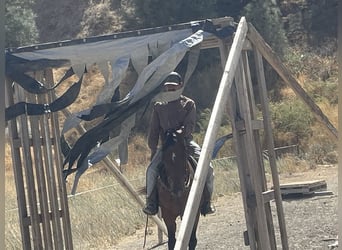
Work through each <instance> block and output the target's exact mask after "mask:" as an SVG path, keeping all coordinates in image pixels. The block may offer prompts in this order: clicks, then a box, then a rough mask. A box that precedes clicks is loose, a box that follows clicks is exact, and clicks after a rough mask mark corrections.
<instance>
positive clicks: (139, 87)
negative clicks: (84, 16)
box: [6, 20, 234, 178]
mask: <svg viewBox="0 0 342 250" xmlns="http://www.w3.org/2000/svg"><path fill="white" fill-rule="evenodd" d="M156 31H157V32H156ZM159 31H160V32H158V28H157V29H154V30H153V32H154V33H153V32H152V30H149V29H147V30H141V31H135V32H126V33H119V34H113V35H106V36H101V37H92V38H86V39H78V40H73V41H62V42H59V43H48V44H41V45H35V46H29V47H23V48H16V49H8V50H6V75H7V77H8V78H10V79H12V80H13V81H14V82H15V83H18V84H19V85H20V86H21V87H23V88H24V89H26V91H28V92H31V93H35V94H42V93H46V92H47V91H50V90H51V89H53V88H49V89H48V88H45V87H44V85H43V84H42V83H41V82H39V81H37V80H36V79H34V78H33V77H31V76H30V73H31V72H34V71H38V70H44V69H46V68H56V67H62V66H69V67H70V70H69V71H68V72H67V73H66V76H65V77H63V78H62V79H61V80H60V81H59V82H58V83H55V84H51V85H54V86H55V87H57V86H58V85H60V84H61V83H62V82H63V81H64V80H65V79H67V77H69V76H71V75H73V74H74V73H75V74H76V75H78V76H79V79H80V80H79V81H78V82H77V83H76V84H75V85H73V86H72V87H70V89H71V90H68V91H67V92H66V93H65V95H63V96H62V97H60V98H62V99H61V100H67V102H65V104H64V105H61V101H58V99H57V100H56V101H55V102H56V103H57V104H59V105H58V108H59V109H58V108H56V107H55V106H56V105H53V104H55V103H52V104H29V103H17V104H14V105H13V106H12V107H7V108H6V120H9V119H14V118H15V117H16V116H18V115H21V114H26V115H39V114H44V113H47V112H54V111H58V110H60V108H65V107H66V106H68V105H69V104H71V102H72V101H73V100H74V99H76V97H77V94H78V91H79V89H78V91H76V90H77V88H76V87H78V86H80V85H81V82H82V75H83V73H84V72H85V69H87V67H89V66H91V65H93V64H97V65H98V67H99V69H100V71H101V72H102V74H103V76H104V79H105V84H104V86H103V88H102V90H101V91H100V93H99V95H98V96H97V99H96V103H95V105H94V106H93V107H89V109H87V110H82V111H79V112H77V113H74V114H71V116H70V117H68V118H67V119H66V121H65V124H64V126H63V130H62V134H61V138H62V140H63V141H62V142H61V145H62V149H63V150H62V151H63V152H64V154H65V160H64V166H65V168H66V169H65V170H64V174H65V177H66V176H67V175H69V174H70V173H72V172H74V171H78V174H77V178H79V177H80V175H81V174H82V173H84V171H85V170H86V169H88V168H89V167H90V166H92V165H93V164H95V163H97V162H98V161H100V160H102V159H103V158H104V157H106V156H107V155H108V154H109V153H110V152H112V151H113V150H114V149H116V148H118V147H119V148H121V149H124V151H125V150H126V149H125V147H122V145H123V144H124V143H127V138H128V136H129V133H130V131H131V129H132V128H133V127H134V126H135V123H136V121H137V120H139V117H136V116H137V112H138V111H141V110H144V109H146V107H147V106H148V104H149V103H150V102H151V101H170V100H173V99H175V98H178V97H179V95H180V94H181V93H182V91H183V89H184V88H183V89H181V90H180V91H177V92H174V93H163V92H162V91H161V90H162V84H161V83H162V81H163V80H164V78H165V77H166V76H167V75H168V74H169V73H170V72H171V71H173V70H174V69H175V68H176V67H177V65H178V64H179V63H180V61H181V60H182V59H183V58H184V56H185V55H186V54H187V55H188V60H187V61H188V62H187V63H188V64H187V67H186V72H185V75H184V82H185V83H186V82H187V81H188V79H189V78H190V76H191V74H192V73H193V71H194V69H195V67H196V65H197V61H198V57H199V50H200V47H199V45H200V44H201V43H202V42H203V40H205V39H206V38H208V37H213V36H217V37H219V38H223V37H224V38H226V37H229V36H232V34H233V32H234V28H233V27H232V26H227V27H225V28H220V29H216V27H215V26H214V25H213V24H212V23H211V22H210V21H208V20H204V21H198V22H191V23H187V24H182V25H178V26H176V27H175V26H173V27H172V28H171V27H161V28H159ZM129 65H131V66H133V68H134V70H135V71H136V72H137V73H138V78H137V81H136V83H135V84H134V86H133V88H132V89H131V90H130V91H129V93H128V94H127V95H126V96H124V97H123V98H121V97H120V95H119V92H120V91H119V87H120V83H121V81H122V80H123V78H124V77H125V74H126V73H127V70H128V67H129ZM109 68H110V69H111V70H109ZM51 85H50V86H51ZM75 89H76V90H75ZM72 90H73V91H72ZM71 92H72V93H71ZM69 95H70V97H68V96H69ZM39 105H41V106H39ZM30 107H37V110H39V112H33V111H32V112H31V111H29V110H30ZM13 110H14V111H13ZM101 116H103V117H104V118H103V121H102V122H100V123H99V124H98V125H96V126H95V127H93V128H91V129H89V130H88V131H87V132H85V133H84V134H83V135H81V137H80V138H78V140H77V141H76V142H75V144H74V145H72V146H69V145H67V143H66V141H65V140H64V139H65V138H64V134H65V133H66V132H67V131H69V130H70V129H71V128H73V127H76V126H77V125H79V124H80V123H81V122H86V121H91V120H93V119H95V118H98V117H101ZM113 131H114V133H113ZM112 134H115V135H117V136H115V137H113V138H111V135H112ZM126 151H127V150H126ZM121 155H125V154H121ZM125 157H127V156H125ZM120 160H122V162H125V161H127V159H120ZM76 161H77V164H76V167H73V165H74V163H75V162H76Z"/></svg>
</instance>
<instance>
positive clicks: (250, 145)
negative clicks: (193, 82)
mask: <svg viewBox="0 0 342 250" xmlns="http://www.w3.org/2000/svg"><path fill="white" fill-rule="evenodd" d="M235 81H236V89H237V96H238V102H239V106H240V107H241V112H240V115H241V118H242V119H243V120H244V122H245V127H246V133H245V136H244V139H245V140H244V143H245V144H244V145H243V147H244V149H245V151H246V153H247V155H246V156H247V159H246V160H247V165H246V166H244V167H246V168H249V171H250V173H251V175H250V178H251V184H252V190H253V191H254V195H255V203H256V208H255V209H256V216H257V218H256V220H257V223H256V227H257V228H256V235H257V236H258V238H257V243H258V246H259V247H260V248H261V249H264V250H270V249H271V246H270V238H269V235H268V226H267V218H266V213H265V209H264V200H263V196H262V191H263V190H262V183H261V177H260V173H259V167H258V164H259V162H258V161H255V160H256V159H257V152H256V146H255V140H254V133H253V129H252V122H251V121H252V117H251V115H252V113H251V109H250V105H249V97H248V92H247V86H246V79H245V75H244V68H243V62H242V59H240V61H239V67H238V70H237V72H236V78H235Z"/></svg>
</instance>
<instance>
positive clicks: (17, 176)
mask: <svg viewBox="0 0 342 250" xmlns="http://www.w3.org/2000/svg"><path fill="white" fill-rule="evenodd" d="M12 82H13V81H12V80H11V79H9V78H7V79H6V85H5V87H6V94H7V98H6V100H7V101H8V103H7V106H11V105H13V104H14V103H15V97H14V93H13V91H12V86H11V85H12ZM14 88H16V89H17V87H16V86H14ZM16 99H17V98H16ZM8 124H9V129H8V132H9V137H10V138H11V139H12V143H11V154H12V160H13V172H14V181H15V185H16V190H17V195H18V198H17V200H18V211H19V222H20V232H21V239H22V247H23V249H25V250H26V249H27V250H28V249H31V239H30V230H29V227H28V226H24V225H25V223H26V219H25V218H27V216H28V211H27V200H26V196H25V187H24V174H23V163H22V161H21V151H20V141H19V140H20V136H19V131H18V126H17V120H16V119H15V120H10V121H8ZM14 140H15V141H14ZM15 142H17V143H15Z"/></svg>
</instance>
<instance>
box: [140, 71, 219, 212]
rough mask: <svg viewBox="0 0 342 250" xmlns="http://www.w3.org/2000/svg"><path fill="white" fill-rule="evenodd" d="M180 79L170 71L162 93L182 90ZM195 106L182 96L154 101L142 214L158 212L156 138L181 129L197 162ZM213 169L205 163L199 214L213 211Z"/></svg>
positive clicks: (198, 155)
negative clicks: (204, 194) (204, 197)
mask: <svg viewBox="0 0 342 250" xmlns="http://www.w3.org/2000/svg"><path fill="white" fill-rule="evenodd" d="M182 84H183V82H182V77H181V76H180V75H179V74H178V73H177V72H171V73H170V74H169V75H168V76H167V77H166V79H165V83H164V86H165V91H177V90H179V89H181V88H182ZM195 120H196V106H195V102H194V101H193V100H192V99H190V98H188V97H186V96H183V95H180V97H179V98H178V99H176V100H173V101H169V102H156V103H155V104H154V108H153V113H152V119H151V126H150V131H149V136H148V146H149V148H150V149H151V164H150V165H149V166H148V168H147V171H146V206H145V207H144V208H143V212H144V213H145V214H147V215H154V214H156V213H157V212H158V194H157V188H156V182H157V177H158V175H159V173H158V165H159V163H160V161H161V151H160V149H157V146H158V141H159V138H160V139H161V142H164V138H163V137H164V132H165V131H167V130H168V129H178V128H180V127H184V133H185V139H186V142H187V146H188V149H189V151H190V152H189V153H190V154H191V155H192V156H193V157H194V158H195V159H196V161H198V159H199V157H200V153H201V148H200V146H199V145H198V144H197V143H195V142H194V141H193V138H192V132H193V130H194V127H195ZM213 181H214V174H213V167H212V165H211V163H210V164H209V169H208V175H207V178H206V184H205V188H207V191H208V193H209V199H208V200H205V202H204V204H203V205H202V207H201V213H202V214H203V215H206V214H211V213H214V212H215V209H214V208H213V207H212V206H211V204H210V200H211V196H212V193H213Z"/></svg>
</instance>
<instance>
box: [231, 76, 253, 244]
mask: <svg viewBox="0 0 342 250" xmlns="http://www.w3.org/2000/svg"><path fill="white" fill-rule="evenodd" d="M236 77H237V78H238V77H239V76H236ZM239 81H240V79H239V78H238V79H237V81H236V84H238V82H239ZM235 106H236V107H235ZM230 107H232V111H231V113H232V115H231V116H232V117H234V119H233V120H232V121H233V122H232V128H233V141H234V146H235V148H236V150H235V151H236V156H237V163H238V170H239V171H238V172H239V178H240V188H241V193H242V197H243V203H244V210H245V218H246V225H247V234H248V244H249V246H250V248H251V250H255V249H257V239H256V233H255V230H256V228H255V227H256V224H257V215H256V211H255V209H254V206H255V194H254V193H255V191H254V189H253V185H252V182H251V178H250V176H251V173H250V168H248V167H247V166H248V162H247V157H248V156H247V151H246V150H245V146H246V143H245V133H241V132H240V130H239V128H238V127H241V126H242V125H241V120H237V119H240V118H238V117H237V116H236V114H239V113H240V112H241V110H240V109H241V106H240V105H239V104H238V100H237V96H236V95H231V98H230ZM243 127H244V130H245V124H244V122H243ZM251 196H252V197H254V200H253V201H251V199H250V197H251ZM251 203H253V204H254V205H253V206H252V205H251Z"/></svg>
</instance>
